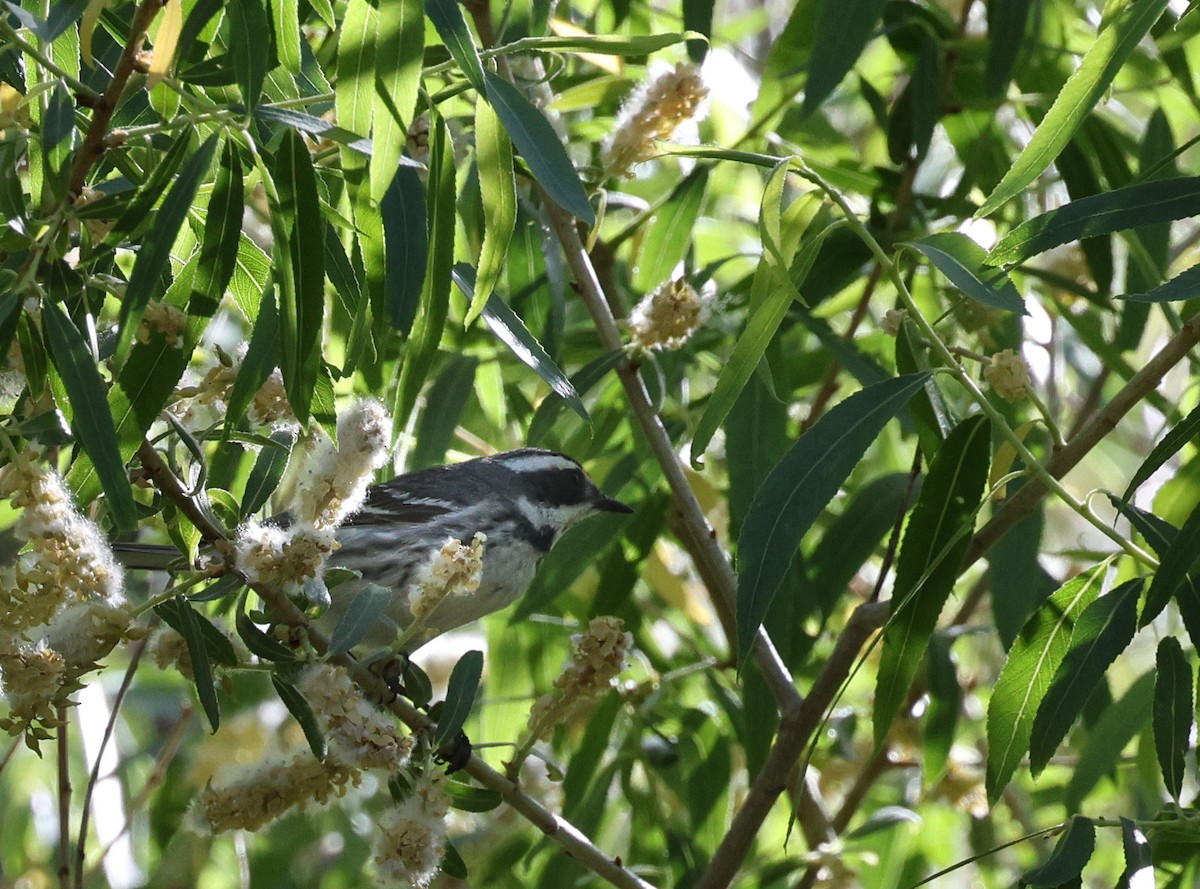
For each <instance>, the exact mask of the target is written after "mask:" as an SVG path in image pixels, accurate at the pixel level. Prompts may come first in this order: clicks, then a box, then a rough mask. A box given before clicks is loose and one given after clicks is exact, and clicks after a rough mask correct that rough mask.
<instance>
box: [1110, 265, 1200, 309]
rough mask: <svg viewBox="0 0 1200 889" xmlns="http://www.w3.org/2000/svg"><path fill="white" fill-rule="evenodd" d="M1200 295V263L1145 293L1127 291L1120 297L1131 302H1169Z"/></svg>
mask: <svg viewBox="0 0 1200 889" xmlns="http://www.w3.org/2000/svg"><path fill="white" fill-rule="evenodd" d="M1197 296H1200V265H1194V266H1192V267H1191V268H1190V269H1185V270H1184V271H1182V272H1180V273H1179V274H1178V275H1176V276H1175V277H1174V278H1172V279H1171V280H1169V281H1164V282H1163V283H1162V284H1159V285H1158V286H1157V287H1155V288H1154V289H1153V290H1148V291H1146V292H1145V293H1126V294H1125V295H1124V296H1121V297H1118V299H1125V300H1129V301H1130V302H1143V303H1168V302H1178V301H1180V300H1184V299H1195V298H1196V297H1197Z"/></svg>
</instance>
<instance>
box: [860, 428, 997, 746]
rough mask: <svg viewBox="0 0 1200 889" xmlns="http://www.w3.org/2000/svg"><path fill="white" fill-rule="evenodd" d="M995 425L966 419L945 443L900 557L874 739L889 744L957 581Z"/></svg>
mask: <svg viewBox="0 0 1200 889" xmlns="http://www.w3.org/2000/svg"><path fill="white" fill-rule="evenodd" d="M990 454H991V424H990V423H989V422H988V419H987V417H984V416H982V415H980V416H975V417H970V418H968V419H966V420H963V421H962V422H961V423H959V424H958V426H956V427H955V428H954V431H952V432H951V433H950V435H949V436H948V437H947V438H946V440H945V441H944V442H942V446H941V447H940V448H939V449H938V452H937V454H936V455H935V456H934V458H933V461H932V462H931V463H930V465H929V473H928V475H927V476H926V477H925V482H924V484H922V486H921V496H920V497H919V498H918V500H917V505H916V506H915V507H913V512H912V516H911V517H910V518H909V521H908V527H907V529H906V530H905V532H904V539H903V542H902V543H901V544H900V554H899V556H897V558H896V582H895V586H894V588H893V591H892V606H891V614H890V615H889V617H888V622H887V626H886V627H884V631H883V652H882V656H881V659H880V663H879V679H878V682H877V684H876V686H875V714H874V724H875V743H876V744H882V743H883V740H884V738H885V737H886V736H887V731H888V728H889V727H890V726H891V724H892V720H893V719H894V718H895V717H896V714H897V713H898V712H899V711H900V707H901V706H902V705H903V704H904V700H905V698H906V696H907V695H908V689H909V687H910V686H911V685H912V683H913V679H914V678H915V677H916V675H917V669H918V668H919V667H920V665H921V661H922V660H923V659H924V657H925V651H926V649H927V648H928V646H929V639H930V636H932V635H933V629H934V627H935V626H936V625H937V619H938V615H940V614H941V613H942V607H943V606H944V605H945V604H946V599H947V598H948V597H949V595H950V591H951V590H953V589H954V583H955V581H956V580H958V574H959V567H960V566H961V564H962V559H963V555H964V554H965V553H966V551H967V545H968V544H969V543H970V541H971V530H972V529H973V528H974V524H975V514H976V512H977V511H978V509H979V505H980V498H981V497H982V496H983V491H984V487H985V484H986V482H987V472H988V465H989V462H990V460H989V457H990Z"/></svg>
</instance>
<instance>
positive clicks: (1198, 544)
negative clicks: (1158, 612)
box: [1146, 507, 1200, 614]
mask: <svg viewBox="0 0 1200 889" xmlns="http://www.w3.org/2000/svg"><path fill="white" fill-rule="evenodd" d="M1198 566H1200V507H1198V508H1196V509H1193V510H1192V513H1191V515H1189V516H1188V517H1187V520H1186V521H1185V522H1184V523H1183V526H1182V527H1181V528H1180V529H1179V533H1178V534H1176V535H1175V539H1174V540H1172V541H1171V544H1170V546H1168V547H1167V551H1166V552H1164V553H1162V554H1161V555H1160V557H1159V563H1158V571H1157V572H1155V575H1154V578H1153V579H1152V580H1151V581H1150V589H1149V591H1147V593H1146V602H1147V613H1148V614H1149V613H1150V611H1149V608H1150V606H1149V603H1151V602H1160V603H1164V604H1165V603H1166V601H1167V600H1168V599H1171V598H1173V597H1175V596H1176V595H1178V593H1179V591H1180V590H1181V589H1182V588H1183V587H1184V585H1185V584H1187V583H1188V582H1189V577H1190V576H1192V575H1194V574H1196V571H1197V567H1198ZM1161 607H1162V606H1161V605H1159V606H1158V608H1159V609H1161Z"/></svg>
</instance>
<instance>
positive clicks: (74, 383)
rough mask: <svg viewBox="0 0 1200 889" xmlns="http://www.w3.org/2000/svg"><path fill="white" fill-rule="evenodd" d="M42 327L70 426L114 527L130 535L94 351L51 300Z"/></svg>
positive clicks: (126, 497) (130, 510)
mask: <svg viewBox="0 0 1200 889" xmlns="http://www.w3.org/2000/svg"><path fill="white" fill-rule="evenodd" d="M42 324H43V326H44V329H45V331H46V338H47V340H48V342H49V346H50V356H51V357H52V358H53V359H54V366H55V367H56V368H58V373H59V376H61V377H62V381H63V385H64V386H65V387H66V390H67V395H68V396H69V398H70V400H71V408H72V410H73V413H72V416H71V428H72V430H73V431H74V432H75V437H76V438H77V439H78V440H79V443H80V444H81V445H83V449H84V450H85V451H87V455H88V457H90V458H91V460H92V463H93V465H94V466H95V467H96V474H97V475H98V476H99V477H100V484H101V486H102V487H103V488H104V493H105V494H106V495H107V497H108V508H109V511H110V512H111V513H112V517H113V523H114V524H115V525H116V526H117V528H118V529H119V530H121V531H132V530H133V529H134V528H136V527H137V510H136V508H135V506H134V502H133V489H132V488H131V487H130V485H129V474H128V473H127V472H126V471H125V461H124V460H122V459H121V451H120V448H119V447H118V445H117V431H116V428H115V426H114V425H113V418H112V414H110V413H109V411H108V398H107V396H106V393H105V391H104V382H103V381H102V380H101V379H100V372H99V371H98V370H97V369H96V364H95V362H94V361H93V360H92V353H91V351H90V350H89V349H88V347H87V344H86V343H85V342H84V340H83V336H82V335H81V334H80V333H79V330H78V329H77V328H76V327H75V325H74V324H72V323H71V320H70V319H69V318H68V317H67V316H66V315H65V314H64V313H63V311H62V309H61V308H59V307H58V305H57V304H55V303H53V302H50V301H49V300H46V301H44V302H43V303H42Z"/></svg>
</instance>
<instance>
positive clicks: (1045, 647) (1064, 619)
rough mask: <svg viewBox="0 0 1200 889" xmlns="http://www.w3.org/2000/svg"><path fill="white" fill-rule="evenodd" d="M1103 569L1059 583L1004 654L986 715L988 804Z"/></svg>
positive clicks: (1025, 744)
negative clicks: (1005, 656)
mask: <svg viewBox="0 0 1200 889" xmlns="http://www.w3.org/2000/svg"><path fill="white" fill-rule="evenodd" d="M1107 572H1108V565H1107V563H1102V564H1100V565H1097V566H1095V567H1094V568H1092V569H1090V570H1088V571H1085V572H1083V573H1082V574H1078V575H1076V576H1075V577H1073V578H1071V579H1070V580H1068V581H1067V582H1066V583H1064V584H1063V585H1062V586H1061V587H1059V589H1058V590H1057V591H1056V592H1055V593H1054V594H1053V595H1052V596H1050V598H1049V599H1047V600H1046V601H1045V602H1044V603H1043V604H1042V605H1041V607H1040V608H1038V610H1037V611H1035V612H1034V613H1033V615H1032V616H1031V617H1030V618H1029V620H1027V621H1026V622H1025V626H1024V627H1023V628H1022V629H1021V634H1020V635H1019V636H1018V637H1017V639H1016V641H1015V642H1013V646H1012V648H1011V649H1009V652H1008V658H1007V659H1006V660H1005V662H1004V667H1003V668H1002V669H1001V670H1000V676H999V678H998V679H997V680H996V687H995V689H994V690H993V691H992V698H991V701H990V702H989V703H988V713H987V739H988V761H987V780H986V786H987V795H988V800H989V801H991V802H992V803H993V804H994V803H995V802H996V800H998V799H999V798H1000V794H1001V792H1002V791H1003V790H1004V788H1005V787H1006V786H1008V782H1009V781H1010V780H1011V779H1012V776H1013V773H1014V772H1015V771H1016V770H1017V766H1018V765H1020V762H1021V759H1022V758H1023V757H1024V756H1025V754H1026V753H1027V752H1028V750H1029V739H1030V737H1031V735H1032V734H1033V721H1034V718H1035V717H1036V715H1037V711H1038V708H1039V707H1040V706H1041V703H1042V700H1043V699H1044V698H1045V696H1046V692H1047V690H1048V689H1049V688H1050V683H1051V680H1052V679H1053V678H1054V674H1055V672H1056V671H1057V670H1058V667H1059V665H1060V664H1061V663H1062V660H1063V657H1064V656H1065V655H1066V653H1067V648H1068V646H1069V645H1070V642H1071V637H1072V635H1073V634H1074V632H1075V623H1076V621H1077V620H1078V619H1079V615H1080V614H1082V613H1083V610H1084V609H1085V608H1086V607H1087V606H1088V605H1090V604H1091V603H1092V602H1093V601H1095V599H1096V597H1097V596H1098V595H1099V593H1100V589H1101V587H1102V586H1103V585H1104V577H1105V575H1106V573H1107Z"/></svg>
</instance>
